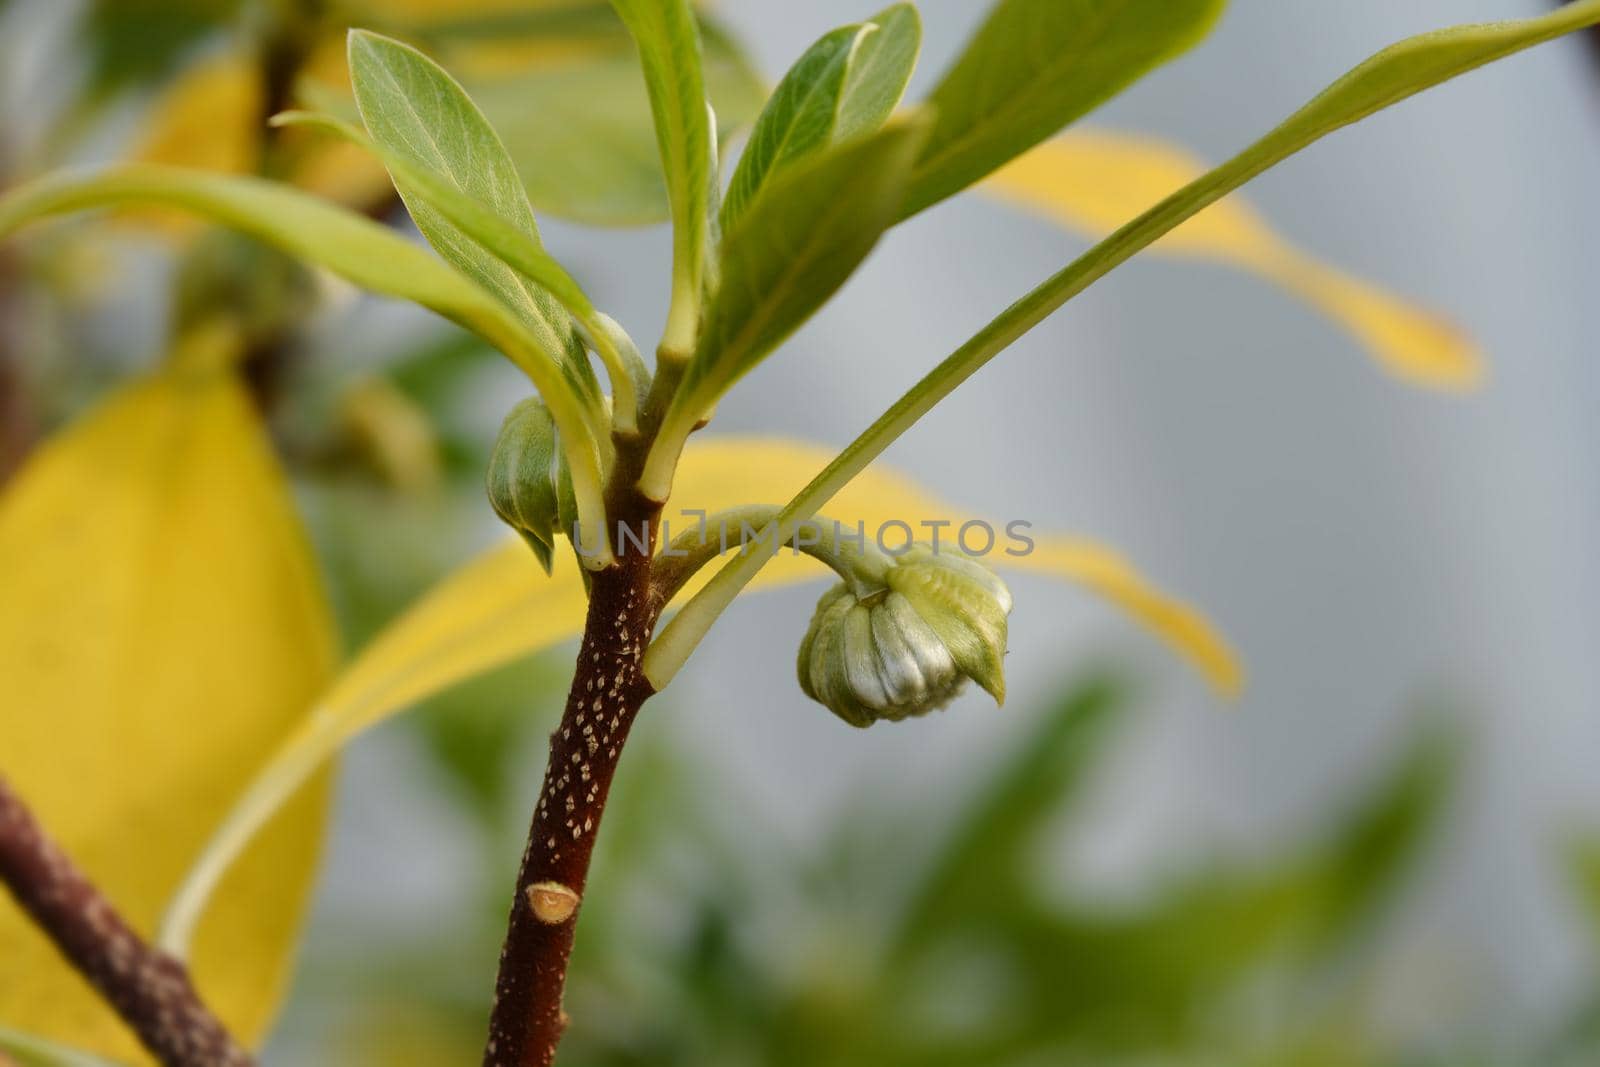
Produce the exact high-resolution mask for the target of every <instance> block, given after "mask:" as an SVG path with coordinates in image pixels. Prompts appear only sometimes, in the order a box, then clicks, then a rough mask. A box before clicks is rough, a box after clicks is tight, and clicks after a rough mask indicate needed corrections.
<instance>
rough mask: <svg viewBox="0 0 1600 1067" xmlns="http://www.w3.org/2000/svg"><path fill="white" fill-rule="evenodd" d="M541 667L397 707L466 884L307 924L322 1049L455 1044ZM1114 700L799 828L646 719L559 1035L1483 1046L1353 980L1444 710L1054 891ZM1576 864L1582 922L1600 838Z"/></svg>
mask: <svg viewBox="0 0 1600 1067" xmlns="http://www.w3.org/2000/svg"><path fill="white" fill-rule="evenodd" d="M559 669H560V668H558V667H557V666H555V665H553V664H552V665H551V666H550V667H549V668H547V669H546V668H541V667H539V666H537V665H536V666H532V667H526V668H518V669H515V670H510V671H505V672H501V673H500V674H499V675H497V676H493V677H490V678H487V679H483V680H481V681H480V682H478V683H475V684H474V685H473V687H472V688H471V691H470V692H468V691H463V692H462V694H461V695H460V696H461V699H462V701H463V702H462V704H461V705H460V706H456V705H455V703H454V700H451V701H450V702H449V703H438V704H437V705H436V706H435V707H434V708H433V709H431V711H430V712H429V714H427V715H425V716H423V717H422V718H421V719H420V720H418V722H419V731H420V734H419V736H420V737H421V738H422V739H423V740H424V742H425V745H426V747H427V749H428V750H429V751H431V752H432V753H433V754H434V756H435V757H436V760H435V764H436V766H438V767H439V768H440V769H441V771H442V773H443V774H444V775H445V776H446V778H447V779H448V780H451V781H454V782H455V783H457V785H458V786H459V787H461V788H457V789H454V790H452V792H454V793H455V794H456V795H457V796H459V797H461V798H463V802H462V803H461V804H460V805H458V808H459V812H460V814H461V815H462V816H463V819H464V822H465V823H466V824H468V825H472V826H476V827H477V828H478V830H477V834H478V836H479V838H480V840H479V842H478V845H479V846H481V847H478V848H475V849H474V852H475V854H478V855H481V856H482V858H483V862H482V864H481V866H480V867H479V869H478V870H477V871H476V872H475V873H474V875H473V877H472V878H471V879H470V881H472V882H473V883H474V884H475V885H476V886H477V889H475V890H474V899H477V900H480V901H481V905H480V906H478V907H477V908H476V909H475V911H474V913H473V914H474V915H475V916H476V921H475V923H470V924H466V925H465V926H464V925H463V924H462V923H459V922H457V921H455V920H454V919H453V920H452V922H451V923H450V924H449V932H448V936H447V937H446V936H441V935H442V934H443V931H439V932H435V931H428V930H424V931H419V932H418V935H417V937H416V938H415V939H413V940H410V941H405V942H403V943H399V944H393V943H391V944H390V945H388V946H387V947H384V948H377V949H374V948H373V947H372V946H370V945H369V946H367V949H366V952H367V955H366V956H365V959H364V961H362V962H361V963H359V964H356V963H354V962H353V961H352V960H351V958H350V956H349V954H348V953H344V952H340V953H338V954H337V956H332V955H328V954H324V953H322V952H318V951H316V950H315V949H313V952H312V959H311V966H310V973H309V974H308V975H307V979H306V983H305V985H304V987H303V990H302V996H303V997H304V998H306V999H307V1000H309V1001H311V1002H314V1003H316V1004H318V1005H319V1006H320V1008H319V1010H320V1012H321V1013H322V1014H324V1015H326V1018H325V1019H324V1020H323V1022H324V1023H325V1024H326V1028H327V1029H328V1030H330V1031H331V1032H332V1033H333V1034H334V1037H333V1039H332V1041H333V1044H334V1046H335V1047H336V1049H337V1051H338V1054H339V1055H340V1057H341V1062H351V1063H380V1062H381V1063H385V1064H397V1065H404V1064H409V1063H418V1064H420V1063H439V1062H469V1061H470V1060H471V1058H472V1056H473V1054H474V1053H475V1051H476V1047H477V1045H478V1043H479V1042H480V1041H481V1035H482V1027H483V1021H484V1018H485V1016H486V1012H487V997H488V993H489V990H488V989H487V988H486V985H485V983H484V982H483V980H482V975H483V973H484V961H486V960H492V959H493V957H494V955H495V953H496V951H497V948H498V942H499V938H500V936H501V934H502V932H503V910H504V906H505V905H504V900H503V899H502V898H503V891H504V886H505V885H507V884H509V882H510V879H511V877H512V873H513V872H512V869H511V867H510V866H509V861H508V860H507V859H506V857H507V855H511V854H514V851H513V852H512V853H508V852H507V848H506V846H507V844H508V843H510V844H513V845H514V843H515V842H516V840H517V839H518V838H519V836H520V833H521V831H522V826H521V819H522V815H523V813H524V812H525V809H526V806H527V805H526V799H527V798H526V797H524V796H522V795H521V793H522V792H523V791H524V790H525V789H526V788H528V786H529V784H530V783H529V782H527V781H526V780H524V779H525V778H526V775H525V773H523V772H525V770H526V768H527V767H528V766H536V765H537V762H538V761H537V758H536V753H537V748H538V742H539V740H540V736H539V735H540V732H541V731H542V730H544V729H548V727H549V724H550V723H551V722H553V721H554V719H555V717H556V715H557V714H558V708H557V706H556V700H555V698H553V697H552V698H551V699H550V700H548V701H547V702H546V703H547V704H548V705H549V706H548V707H546V708H545V709H544V711H543V714H542V715H540V716H535V717H531V718H530V717H529V716H527V715H525V714H518V713H517V712H518V711H519V710H521V709H525V707H526V703H527V700H528V695H529V693H530V692H533V691H535V690H536V689H539V688H541V687H542V688H543V689H544V691H546V692H552V693H558V692H559V691H560V684H559V683H560V682H561V681H562V679H561V678H558V677H551V676H549V675H553V674H555V673H557V672H558V671H559ZM541 671H543V672H544V673H543V674H541ZM1134 704H1135V701H1134V699H1133V696H1132V694H1131V692H1130V687H1129V686H1128V685H1127V684H1126V683H1125V682H1124V681H1122V680H1120V679H1119V678H1117V677H1115V676H1113V675H1108V674H1097V675H1094V676H1091V677H1088V678H1086V679H1083V680H1081V681H1079V682H1078V683H1076V684H1074V685H1072V686H1071V687H1070V688H1068V689H1067V690H1066V691H1065V692H1064V693H1063V695H1062V696H1061V697H1060V698H1059V699H1058V700H1057V701H1056V702H1055V703H1054V704H1053V705H1052V706H1050V707H1048V708H1044V709H1040V710H1038V711H1036V712H1034V713H1033V714H1032V715H1031V716H1030V719H1031V723H1032V725H1031V728H1030V729H1029V730H1027V731H1026V732H1025V736H1024V737H1023V738H1022V740H1021V741H1020V742H1019V743H1018V744H1016V745H1015V746H1014V747H1013V748H1012V749H1011V750H1010V751H1009V752H1007V753H1005V754H1003V755H1002V756H1001V757H1000V758H999V759H997V760H995V761H994V762H993V763H992V765H990V766H988V767H987V768H986V769H984V770H983V771H982V773H981V774H979V775H978V776H977V777H976V778H975V779H974V780H972V781H970V782H967V783H952V789H951V790H950V792H949V796H948V797H947V798H945V799H944V800H935V801H933V802H932V803H933V807H934V809H935V810H932V811H930V809H929V801H928V799H927V798H926V797H925V796H924V797H922V799H921V801H920V802H918V801H912V800H907V799H903V798H902V797H901V796H899V795H898V794H897V792H896V791H895V790H894V789H892V788H891V787H890V785H889V784H888V783H879V784H877V785H875V786H873V787H870V788H868V789H867V790H866V791H865V792H864V793H863V794H862V795H860V796H857V797H853V798H848V799H849V802H848V803H846V804H844V805H843V806H842V807H843V810H846V811H848V812H850V813H852V814H851V815H850V816H849V817H848V818H847V819H844V820H842V821H841V823H840V824H839V825H838V826H836V827H835V828H834V829H833V830H832V831H831V832H829V833H827V834H826V835H824V837H823V839H822V840H821V841H820V842H819V843H818V844H817V845H816V846H815V847H813V848H809V849H808V848H803V847H797V846H796V845H795V843H794V842H793V841H790V840H787V839H786V838H785V836H784V835H783V834H782V833H781V832H777V831H774V830H773V829H771V828H770V827H768V826H765V825H763V824H762V822H761V820H760V817H759V807H758V806H757V805H753V804H751V803H748V802H747V798H740V797H738V796H736V795H731V794H730V790H729V788H728V787H726V786H725V785H720V784H719V783H717V782H716V781H714V780H712V779H711V777H710V776H709V774H708V771H707V769H706V768H705V767H703V766H700V765H698V764H697V763H696V762H694V761H692V760H686V759H683V758H681V757H679V756H676V755H674V754H673V752H672V750H671V749H670V748H668V747H667V746H666V745H665V744H664V743H663V738H662V735H661V734H659V733H656V732H654V731H652V730H650V729H648V723H647V724H645V725H646V726H647V729H646V730H645V733H644V737H643V738H642V739H641V740H643V741H644V744H643V745H642V746H641V747H640V749H639V750H638V751H636V752H634V753H633V755H631V756H630V757H629V760H630V764H629V773H628V774H626V775H623V776H620V777H619V780H618V783H617V793H616V796H615V797H614V799H613V802H612V803H613V807H612V809H611V812H610V814H609V816H608V819H609V824H608V825H609V832H608V835H607V837H606V838H603V839H602V841H601V852H600V855H599V857H598V858H597V861H596V862H597V868H596V871H595V876H594V879H593V881H592V882H591V889H590V892H589V894H588V897H587V899H586V900H585V905H584V909H585V910H584V915H583V937H581V938H580V939H579V948H578V955H577V957H576V961H575V965H574V967H575V969H574V973H573V984H572V988H571V991H570V993H569V999H568V1008H569V1010H570V1011H571V1013H572V1015H573V1020H574V1021H573V1028H572V1031H571V1033H570V1034H569V1037H568V1043H567V1045H566V1046H565V1047H564V1049H563V1053H562V1059H561V1062H562V1063H563V1064H565V1065H567V1067H645V1065H649V1067H674V1065H685V1067H687V1065H696V1067H756V1065H763V1067H802V1065H804V1067H816V1065H828V1067H857V1065H859V1067H869V1065H871V1067H899V1065H905V1067H912V1065H916V1067H944V1065H948V1067H1032V1065H1035V1064H1052V1065H1058V1064H1061V1065H1076V1064H1085V1065H1087V1064H1127V1065H1130V1067H1131V1065H1140V1067H1145V1065H1149V1067H1154V1065H1158V1064H1159V1065H1177V1064H1183V1065H1193V1067H1202V1065H1204V1067H1210V1065H1213V1064H1214V1065H1217V1067H1222V1065H1230V1067H1232V1065H1245V1067H1444V1065H1445V1064H1449V1065H1451V1067H1462V1065H1466V1064H1474V1063H1483V1064H1485V1065H1487V1064H1490V1063H1495V1064H1500V1062H1501V1061H1497V1060H1490V1059H1481V1060H1480V1059H1474V1058H1472V1057H1473V1056H1475V1055H1477V1053H1476V1052H1474V1051H1473V1049H1472V1047H1471V1046H1470V1045H1464V1046H1463V1047H1460V1048H1453V1049H1451V1050H1449V1051H1450V1055H1449V1057H1448V1058H1432V1059H1430V1058H1428V1057H1427V1056H1424V1055H1421V1054H1420V1053H1418V1052H1415V1051H1409V1050H1407V1049H1404V1048H1400V1047H1397V1046H1396V1043H1395V1042H1394V1040H1393V1039H1391V1038H1388V1037H1386V1036H1385V1033H1384V1030H1383V1028H1382V1027H1381V1026H1380V1025H1379V1024H1378V1022H1377V1020H1376V1018H1375V1014H1376V1012H1375V1007H1376V1005H1374V1004H1373V1003H1372V1002H1371V998H1372V994H1371V982H1372V978H1373V970H1374V964H1375V960H1376V956H1377V950H1378V949H1379V948H1380V947H1381V946H1382V943H1383V934H1384V930H1385V925H1384V923H1385V919H1386V915H1387V912H1388V910H1389V909H1390V908H1391V907H1392V906H1393V905H1394V904H1395V903H1396V901H1397V899H1398V897H1399V894H1400V892H1401V890H1402V889H1403V887H1404V886H1405V884H1406V878H1407V875H1408V872H1409V871H1410V870H1411V869H1412V867H1413V864H1414V863H1415V861H1416V860H1417V859H1418V857H1419V856H1420V855H1421V854H1422V853H1423V852H1424V850H1425V849H1426V848H1427V846H1428V844H1429V842H1430V840H1431V839H1432V837H1433V831H1434V830H1435V829H1436V828H1437V827H1438V826H1439V824H1440V821H1441V820H1440V816H1441V813H1442V812H1443V810H1444V808H1445V806H1446V803H1447V800H1448V797H1449V793H1450V783H1451V781H1452V777H1453V774H1454V770H1455V767H1456V766H1457V763H1458V762H1459V761H1458V756H1459V747H1460V746H1459V744H1458V743H1457V741H1456V739H1455V737H1454V735H1452V734H1450V733H1448V732H1447V731H1445V730H1443V729H1441V728H1430V729H1424V730H1422V731H1420V732H1419V733H1418V735H1417V736H1416V737H1415V739H1414V740H1413V741H1412V743H1411V744H1410V745H1409V746H1408V747H1407V748H1406V749H1405V750H1404V751H1403V752H1401V753H1400V754H1399V755H1398V757H1397V758H1396V759H1395V760H1394V761H1393V763H1392V765H1391V766H1390V767H1388V768H1387V769H1386V770H1384V771H1383V773H1382V774H1381V775H1379V776H1378V777H1377V778H1376V780H1374V781H1373V782H1372V783H1371V785H1370V786H1369V787H1368V788H1367V790H1366V791H1365V793H1364V794H1363V795H1362V796H1361V797H1360V798H1359V799H1358V800H1357V801H1356V802H1355V803H1353V804H1351V805H1350V806H1349V807H1348V808H1347V809H1346V810H1345V811H1344V812H1343V813H1342V814H1340V815H1338V816H1337V817H1336V818H1335V819H1333V820H1332V821H1331V823H1329V824H1327V825H1324V826H1322V827H1320V828H1313V829H1311V830H1310V831H1308V832H1305V833H1297V834H1292V835H1290V836H1289V837H1288V838H1287V840H1286V841H1285V843H1284V844H1283V845H1281V846H1280V847H1279V848H1278V849H1277V850H1276V851H1275V852H1274V853H1273V854H1270V855H1267V856H1264V857H1261V856H1256V857H1252V858H1248V859H1232V860H1223V859H1214V860H1211V861H1208V862H1205V863H1203V864H1201V865H1200V866H1199V867H1197V868H1195V869H1192V870H1188V871H1187V872H1184V873H1181V874H1179V875H1177V876H1175V877H1171V878H1168V879H1166V880H1164V881H1163V882H1162V883H1161V884H1159V885H1156V886H1154V887H1150V888H1149V891H1148V892H1139V893H1136V894H1119V895H1117V896H1116V897H1115V899H1105V898H1103V897H1102V896H1098V895H1089V894H1085V893H1081V892H1072V891H1067V890H1060V889H1053V888H1051V884H1052V881H1053V879H1052V878H1051V877H1050V876H1049V871H1050V870H1051V869H1059V861H1060V859H1061V857H1062V856H1063V853H1064V849H1065V848H1066V847H1067V846H1069V845H1070V844H1071V841H1072V828H1073V825H1074V820H1075V818H1077V817H1078V816H1079V815H1080V814H1081V813H1082V810H1083V807H1084V799H1085V797H1086V796H1087V795H1088V794H1089V792H1090V787H1091V786H1092V784H1093V779H1094V775H1095V772H1096V769H1097V768H1098V767H1101V766H1102V765H1104V763H1105V762H1106V760H1107V759H1108V757H1110V756H1111V755H1112V754H1113V752H1114V744H1115V741H1116V738H1117V737H1118V736H1119V734H1121V733H1123V732H1124V731H1125V729H1126V728H1127V726H1128V725H1129V724H1130V721H1131V720H1133V719H1135V718H1136V713H1135V711H1134ZM496 709H500V711H503V712H504V714H501V713H500V711H497V710H496ZM624 859H625V863H624V862H623V860H624ZM1579 866H1580V868H1581V869H1582V870H1584V871H1586V872H1587V878H1586V881H1585V884H1586V885H1587V886H1588V889H1589V892H1590V896H1591V900H1590V904H1591V907H1592V910H1593V911H1594V912H1595V914H1596V917H1597V918H1596V922H1597V929H1600V849H1595V850H1591V851H1589V852H1586V853H1584V858H1583V861H1582V863H1581V864H1580V865H1579ZM624 867H625V868H626V869H625V870H624ZM468 928H470V929H471V930H472V931H473V932H472V933H470V934H469V933H464V932H463V931H464V930H466V929H468ZM1596 1020H1600V1011H1589V1012H1588V1019H1587V1022H1586V1020H1584V1019H1578V1020H1575V1021H1573V1022H1571V1023H1570V1025H1568V1026H1566V1027H1565V1029H1564V1030H1563V1031H1562V1033H1560V1034H1559V1035H1557V1036H1556V1037H1554V1038H1552V1039H1551V1041H1550V1044H1549V1047H1548V1049H1547V1050H1546V1053H1547V1054H1546V1055H1545V1056H1543V1057H1541V1058H1540V1059H1539V1060H1537V1061H1532V1062H1537V1063H1539V1064H1572V1065H1574V1067H1575V1065H1577V1064H1580V1063H1588V1062H1594V1061H1593V1060H1590V1059H1585V1058H1584V1057H1585V1056H1588V1055H1592V1054H1593V1053H1594V1052H1595V1051H1597V1050H1600V1043H1597V1042H1596V1041H1595V1040H1594V1038H1595V1033H1594V1032H1595V1031H1596V1030H1597V1029H1600V1028H1597V1027H1596V1026H1594V1025H1593V1023H1594V1022H1595V1021H1596ZM1530 1067H1531V1063H1530Z"/></svg>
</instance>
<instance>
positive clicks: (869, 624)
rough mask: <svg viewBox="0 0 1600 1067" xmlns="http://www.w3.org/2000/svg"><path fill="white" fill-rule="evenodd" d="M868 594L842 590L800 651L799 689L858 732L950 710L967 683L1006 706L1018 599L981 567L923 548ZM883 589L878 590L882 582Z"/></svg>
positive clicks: (828, 597) (824, 607)
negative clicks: (1010, 630) (1010, 629)
mask: <svg viewBox="0 0 1600 1067" xmlns="http://www.w3.org/2000/svg"><path fill="white" fill-rule="evenodd" d="M881 573H882V583H881V587H879V588H875V589H873V590H871V591H870V592H866V593H865V594H863V592H862V591H861V585H860V583H852V582H841V583H839V584H838V585H837V586H835V587H834V588H832V589H830V590H829V591H828V592H827V593H825V594H823V596H822V599H821V600H820V601H818V602H817V610H816V614H815V615H814V616H813V617H812V619H811V627H810V629H809V630H807V631H806V636H805V639H804V640H803V641H801V643H800V657H799V673H800V688H801V689H803V690H804V691H805V693H806V695H807V696H809V697H811V698H812V699H813V700H816V701H818V702H819V703H821V704H824V705H826V706H827V707H828V708H829V709H830V710H831V711H833V713H834V714H835V715H838V716H839V718H841V719H843V720H844V721H845V722H847V723H849V724H850V725H852V726H861V727H866V726H871V725H872V724H873V723H875V722H877V721H878V720H879V719H888V720H890V721H898V720H900V719H904V718H908V717H911V716H914V715H925V714H927V713H928V712H930V711H936V710H938V709H939V708H942V707H944V706H945V705H946V704H948V703H949V702H950V700H951V699H952V698H954V697H955V695H956V694H957V693H959V692H960V691H961V689H962V688H963V686H965V684H966V681H967V679H968V678H971V679H972V680H974V681H976V682H977V683H978V684H979V685H980V686H982V687H983V688H984V689H985V690H986V691H988V693H989V694H990V695H991V696H993V697H994V698H995V701H996V703H1003V702H1004V700H1005V675H1004V658H1005V650H1006V616H1007V615H1009V614H1010V613H1011V593H1010V591H1009V590H1008V589H1006V587H1005V583H1003V582H1002V581H1000V579H999V578H997V577H995V576H994V575H993V574H991V573H990V572H989V571H988V570H986V569H985V568H984V567H982V566H981V565H980V564H978V563H977V562H975V561H974V560H972V559H970V558H968V557H966V556H963V555H961V554H959V553H957V552H954V551H950V550H941V551H938V552H935V551H934V550H932V549H931V548H928V547H926V546H923V545H917V546H915V547H913V548H911V549H910V550H909V551H907V552H906V553H904V554H903V555H901V556H899V557H898V558H896V559H894V560H893V562H892V563H891V564H889V566H887V567H886V568H885V569H884V570H883V571H882V572H881ZM874 584H877V583H874Z"/></svg>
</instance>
